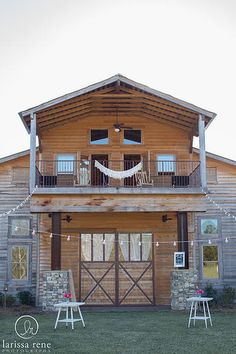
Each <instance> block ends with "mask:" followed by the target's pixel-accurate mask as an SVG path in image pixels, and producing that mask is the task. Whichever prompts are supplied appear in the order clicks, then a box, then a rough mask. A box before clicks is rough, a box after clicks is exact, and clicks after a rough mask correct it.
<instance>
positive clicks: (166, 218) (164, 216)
mask: <svg viewBox="0 0 236 354" xmlns="http://www.w3.org/2000/svg"><path fill="white" fill-rule="evenodd" d="M161 219H162V222H167V221H169V220H172V218H168V216H167V214H164V215H162V218H161Z"/></svg>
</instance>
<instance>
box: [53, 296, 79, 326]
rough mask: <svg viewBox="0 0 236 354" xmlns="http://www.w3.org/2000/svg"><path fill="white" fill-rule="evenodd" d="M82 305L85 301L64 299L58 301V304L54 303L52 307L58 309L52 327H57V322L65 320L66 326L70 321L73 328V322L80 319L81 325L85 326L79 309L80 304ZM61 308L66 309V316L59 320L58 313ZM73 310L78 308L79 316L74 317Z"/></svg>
mask: <svg viewBox="0 0 236 354" xmlns="http://www.w3.org/2000/svg"><path fill="white" fill-rule="evenodd" d="M82 305H85V302H76V301H66V302H60V303H59V304H55V305H54V307H55V308H56V309H57V310H58V313H57V319H56V322H55V326H54V329H56V328H57V324H58V322H65V323H66V327H68V323H71V328H72V329H74V322H78V321H81V322H82V324H83V327H85V323H84V319H83V316H82V313H81V310H80V306H82ZM62 310H64V311H66V317H65V318H63V319H61V320H60V314H61V311H62ZM74 310H78V312H79V316H80V318H74V316H73V311H74Z"/></svg>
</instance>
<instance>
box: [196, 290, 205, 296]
mask: <svg viewBox="0 0 236 354" xmlns="http://www.w3.org/2000/svg"><path fill="white" fill-rule="evenodd" d="M203 294H204V290H202V289H197V290H196V295H197V296H202V295H203Z"/></svg>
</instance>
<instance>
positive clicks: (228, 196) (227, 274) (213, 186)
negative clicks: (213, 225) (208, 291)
mask: <svg viewBox="0 0 236 354" xmlns="http://www.w3.org/2000/svg"><path fill="white" fill-rule="evenodd" d="M207 166H208V167H211V168H215V169H216V180H215V182H213V181H214V179H212V178H211V180H212V183H208V190H209V191H210V196H211V198H212V199H213V200H214V201H215V202H216V203H218V204H219V205H220V206H221V207H222V208H224V209H227V210H229V211H230V212H231V213H232V214H233V215H235V216H236V167H235V166H230V165H228V164H225V163H223V162H220V161H217V160H215V159H211V158H207ZM208 215H209V217H213V218H214V217H218V218H219V222H220V233H219V236H218V237H217V239H216V241H217V240H218V241H217V242H216V244H218V245H219V247H220V259H219V266H220V273H221V277H220V279H219V281H213V280H211V281H210V282H211V283H212V284H214V285H215V286H218V287H222V286H223V284H229V285H231V286H234V287H236V261H235V260H236V220H234V219H233V218H231V217H228V216H227V215H225V213H224V212H222V211H220V210H219V209H218V208H217V207H216V206H215V205H214V204H213V203H211V202H210V201H207V212H206V213H203V214H202V213H201V214H200V213H198V214H196V215H195V237H196V238H201V239H203V237H201V236H200V230H199V227H198V224H199V218H200V217H201V216H202V217H206V216H208ZM226 237H228V238H229V243H225V242H224V240H225V238H226ZM230 237H234V239H231V240H230ZM213 242H214V238H213ZM201 252H202V250H201V247H200V244H198V247H197V249H196V255H197V259H196V265H197V267H198V269H199V270H200V271H201V264H200V263H201ZM203 283H204V281H203Z"/></svg>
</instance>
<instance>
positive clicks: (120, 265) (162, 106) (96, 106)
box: [0, 74, 236, 308]
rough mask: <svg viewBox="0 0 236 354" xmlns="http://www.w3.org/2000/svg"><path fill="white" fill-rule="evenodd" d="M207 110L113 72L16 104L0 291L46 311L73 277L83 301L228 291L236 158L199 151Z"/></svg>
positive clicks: (0, 244) (232, 280)
mask: <svg viewBox="0 0 236 354" xmlns="http://www.w3.org/2000/svg"><path fill="white" fill-rule="evenodd" d="M215 116H216V114H215V113H212V112H209V111H207V110H205V109H202V108H199V107H197V106H195V105H193V104H190V103H187V102H184V101H182V100H179V99H176V98H174V97H172V96H170V95H167V94H164V93H162V92H159V91H156V90H154V89H151V88H149V87H147V86H145V85H142V84H139V83H137V82H134V81H132V80H130V79H128V78H126V77H124V76H122V75H119V74H118V75H115V76H113V77H111V78H109V79H107V80H104V81H102V82H99V83H96V84H93V85H91V86H88V87H86V88H84V89H81V90H78V91H75V92H73V93H70V94H66V95H64V96H62V97H59V98H56V99H54V100H51V101H49V102H46V103H43V104H40V105H38V106H36V107H33V108H30V109H28V110H25V111H23V112H20V117H21V119H22V122H23V124H24V126H25V128H26V130H27V131H28V133H29V134H30V150H28V151H24V152H20V153H18V154H15V155H11V156H8V157H5V158H2V159H0V216H1V217H0V234H1V238H0V250H1V256H0V257H1V258H0V259H1V261H0V291H1V289H3V288H4V286H5V285H7V286H8V291H9V292H10V293H16V292H17V291H19V290H22V289H26V290H27V289H30V290H31V291H32V292H33V293H34V294H35V295H36V300H37V304H38V305H40V306H43V307H44V308H50V306H52V305H53V303H54V302H57V301H58V300H60V299H62V298H63V292H65V291H67V290H70V289H71V288H70V287H69V285H71V284H72V283H73V284H74V289H75V296H76V298H77V299H78V300H84V301H85V302H86V304H87V305H112V306H123V305H142V306H143V305H170V304H172V307H173V308H183V307H184V301H185V299H186V297H187V296H189V295H190V294H191V293H193V292H194V290H195V288H196V286H197V285H198V286H199V285H201V286H204V284H206V283H207V282H211V283H212V284H213V285H214V286H216V287H222V286H223V285H224V284H228V285H231V286H233V287H236V262H235V256H236V162H235V161H232V160H229V159H226V158H223V157H220V156H217V155H214V154H210V153H207V152H206V151H205V130H206V129H207V128H208V126H209V125H210V123H211V122H212V120H213V119H214V117H215ZM37 137H38V148H36V139H37ZM194 137H199V149H195V148H193V145H192V143H193V138H194ZM29 194H32V195H31V196H30V197H28V199H26V200H25V198H27V196H28V195H29ZM22 201H23V203H22ZM8 211H10V212H9V213H6V212H8ZM68 270H71V272H68ZM71 277H72V278H71ZM72 279H73V282H72Z"/></svg>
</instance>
